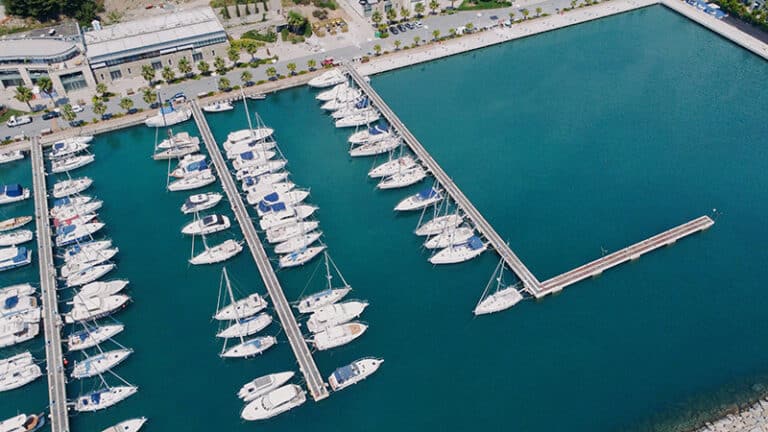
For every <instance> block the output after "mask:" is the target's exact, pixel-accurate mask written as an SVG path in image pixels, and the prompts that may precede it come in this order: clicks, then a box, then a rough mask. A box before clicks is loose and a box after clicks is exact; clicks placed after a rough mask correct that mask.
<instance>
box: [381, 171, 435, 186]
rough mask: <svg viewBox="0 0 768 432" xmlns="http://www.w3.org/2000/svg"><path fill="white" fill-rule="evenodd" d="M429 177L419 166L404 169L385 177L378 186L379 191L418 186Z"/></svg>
mask: <svg viewBox="0 0 768 432" xmlns="http://www.w3.org/2000/svg"><path fill="white" fill-rule="evenodd" d="M426 177H427V172H426V171H425V170H424V168H422V167H421V166H419V165H414V166H412V167H410V168H406V169H403V170H401V171H398V172H396V173H394V174H392V175H389V176H386V177H384V178H383V179H382V180H381V181H380V182H379V184H378V185H376V187H377V188H379V189H397V188H403V187H406V186H410V185H412V184H416V183H418V182H420V181H422V180H424V179H425V178H426Z"/></svg>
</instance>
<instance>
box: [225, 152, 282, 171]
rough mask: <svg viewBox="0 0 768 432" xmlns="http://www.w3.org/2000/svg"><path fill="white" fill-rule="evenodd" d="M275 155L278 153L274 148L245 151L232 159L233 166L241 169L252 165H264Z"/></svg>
mask: <svg viewBox="0 0 768 432" xmlns="http://www.w3.org/2000/svg"><path fill="white" fill-rule="evenodd" d="M275 156H277V153H275V152H274V151H272V150H267V151H247V152H243V153H240V154H239V155H237V157H236V158H235V159H234V160H233V161H232V167H233V168H235V169H236V170H241V169H243V168H248V167H252V166H260V165H264V164H265V163H267V161H269V160H270V159H272V158H273V157H275Z"/></svg>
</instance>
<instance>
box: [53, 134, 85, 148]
mask: <svg viewBox="0 0 768 432" xmlns="http://www.w3.org/2000/svg"><path fill="white" fill-rule="evenodd" d="M93 138H94V136H93V135H78V136H74V137H70V138H64V139H62V140H58V141H56V142H54V143H53V146H54V147H55V146H56V144H88V143H90V142H91V141H93Z"/></svg>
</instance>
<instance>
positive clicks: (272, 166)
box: [235, 159, 288, 181]
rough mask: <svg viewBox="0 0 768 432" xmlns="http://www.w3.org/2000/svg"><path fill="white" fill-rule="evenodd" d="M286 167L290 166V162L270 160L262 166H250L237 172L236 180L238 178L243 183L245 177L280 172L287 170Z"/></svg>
mask: <svg viewBox="0 0 768 432" xmlns="http://www.w3.org/2000/svg"><path fill="white" fill-rule="evenodd" d="M286 165H288V161H286V160H283V159H278V160H270V161H267V162H264V163H263V164H261V165H254V166H249V167H246V168H243V169H241V170H237V173H235V178H237V180H238V181H242V180H243V179H244V178H245V177H249V176H250V177H256V176H259V175H262V174H266V173H273V172H277V171H280V170H281V169H283V168H285V166H286Z"/></svg>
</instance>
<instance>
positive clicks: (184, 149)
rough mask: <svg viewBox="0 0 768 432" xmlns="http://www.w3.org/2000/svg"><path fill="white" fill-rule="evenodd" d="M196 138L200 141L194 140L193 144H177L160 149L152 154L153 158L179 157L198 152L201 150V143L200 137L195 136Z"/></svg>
mask: <svg viewBox="0 0 768 432" xmlns="http://www.w3.org/2000/svg"><path fill="white" fill-rule="evenodd" d="M195 139H196V140H198V141H194V142H192V143H191V144H184V145H177V146H174V147H170V148H167V149H160V150H158V151H156V152H155V153H154V154H153V155H152V159H154V160H168V159H177V158H181V157H184V156H187V155H191V154H194V153H197V152H199V151H200V143H199V138H197V137H195Z"/></svg>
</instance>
